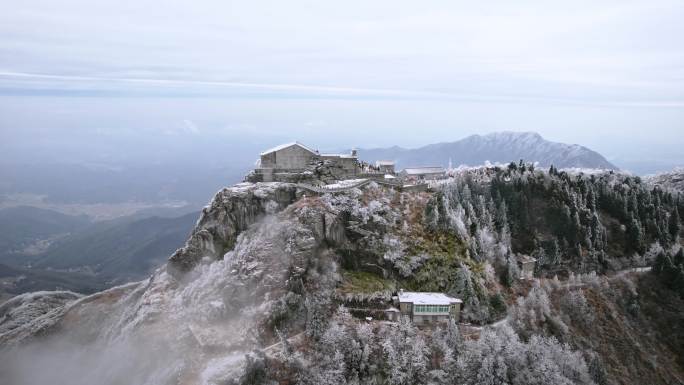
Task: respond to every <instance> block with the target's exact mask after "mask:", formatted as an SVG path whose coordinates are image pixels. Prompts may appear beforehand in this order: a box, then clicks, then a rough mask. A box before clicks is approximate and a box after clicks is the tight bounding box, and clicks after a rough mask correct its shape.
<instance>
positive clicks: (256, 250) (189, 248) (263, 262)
mask: <svg viewBox="0 0 684 385" xmlns="http://www.w3.org/2000/svg"><path fill="white" fill-rule="evenodd" d="M303 196H304V191H303V190H300V189H298V188H297V187H296V186H295V185H294V184H287V183H259V184H240V185H237V186H234V187H231V188H226V189H224V190H222V191H220V192H218V193H217V194H216V196H215V197H214V199H213V200H212V202H211V204H210V205H209V206H207V207H206V208H205V209H204V211H203V213H202V215H201V217H200V219H199V221H198V223H197V225H196V227H195V229H194V231H193V233H192V235H191V237H190V239H189V240H188V242H187V243H186V245H185V247H183V248H181V249H179V250H178V252H176V253H175V254H174V255H173V257H172V258H171V259H170V261H169V264H168V266H166V267H164V268H160V269H159V270H157V271H156V272H155V273H154V274H153V275H152V276H151V277H150V278H149V279H148V280H145V281H142V282H138V283H131V284H128V285H124V286H120V287H115V288H112V289H109V290H106V291H103V292H100V293H97V294H93V295H91V296H87V297H82V298H79V296H77V295H73V294H70V293H54V294H52V295H48V294H44V293H34V294H26V295H23V296H21V297H17V298H15V299H13V300H12V301H10V302H8V303H7V304H6V305H4V306H3V307H2V308H0V317H2V318H0V374H1V375H2V377H3V379H4V380H7V381H8V382H7V383H12V384H39V383H55V384H94V383H98V384H120V383H122V382H121V379H122V378H125V379H126V381H125V383H130V384H171V383H173V384H175V383H182V384H224V383H227V381H229V380H231V379H234V377H235V370H238V369H240V367H241V365H243V364H244V363H245V354H247V353H249V352H251V351H252V350H253V349H256V348H263V347H264V346H268V345H270V344H273V343H274V341H277V337H276V336H274V335H273V334H272V333H273V332H272V331H273V326H272V325H273V324H274V323H276V322H278V323H280V324H281V325H283V326H281V327H286V326H285V325H286V323H285V321H283V319H282V315H281V312H282V311H284V310H287V309H288V307H291V306H296V307H303V304H304V302H305V299H306V298H307V296H308V295H309V293H312V294H314V293H322V292H327V293H330V292H331V291H332V289H333V288H334V286H335V284H336V281H335V280H334V279H332V278H331V277H334V276H335V274H336V273H335V269H336V264H335V261H334V260H333V259H332V257H331V256H330V254H329V253H328V252H327V251H326V250H327V248H328V247H329V246H330V245H333V244H335V243H338V242H343V241H344V235H343V234H340V232H339V230H340V224H339V221H340V220H341V219H340V218H341V217H342V215H343V212H345V213H348V210H342V209H339V208H335V207H334V206H335V205H345V204H347V203H349V202H352V200H348V199H347V200H341V201H335V202H333V203H331V204H327V205H321V204H315V205H313V204H312V205H309V204H306V203H300V202H302V199H303V201H304V202H306V201H307V198H305V197H303ZM298 200H299V201H298ZM295 201H298V202H297V203H296V204H292V203H293V202H295ZM353 202H356V200H353ZM364 213H366V212H365V211H364ZM345 215H348V214H345ZM312 272H315V280H311V282H310V284H311V285H314V286H315V289H312V288H309V290H307V291H304V289H303V288H301V289H297V288H296V287H297V285H304V284H306V282H307V278H306V275H307V274H308V275H311V274H312ZM292 291H295V292H299V293H301V294H299V295H297V296H296V298H294V297H291V296H292V294H291V292H292ZM294 314H295V316H294V319H292V320H291V321H290V322H295V323H299V325H300V326H299V327H300V328H301V324H302V323H303V322H304V317H305V314H306V313H305V312H304V313H302V312H301V310H299V311H296V312H295V313H294ZM18 323H19V324H18ZM264 325H269V326H268V327H265V326H264ZM57 368H58V369H59V370H57Z"/></svg>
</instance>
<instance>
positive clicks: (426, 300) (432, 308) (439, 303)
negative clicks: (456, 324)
mask: <svg viewBox="0 0 684 385" xmlns="http://www.w3.org/2000/svg"><path fill="white" fill-rule="evenodd" d="M392 299H393V301H394V306H396V307H399V312H398V313H397V312H396V308H390V309H388V310H387V311H386V313H387V315H386V316H387V318H389V319H390V320H397V318H396V317H397V316H398V314H401V316H402V317H406V318H408V319H409V320H411V322H413V323H415V324H417V325H433V324H440V323H444V322H447V321H449V320H450V319H453V320H456V321H458V319H459V317H460V313H461V304H463V301H462V300H460V299H458V298H453V297H449V296H448V295H446V294H443V293H428V292H411V291H404V290H403V289H401V290H399V293H397V295H396V296H395V297H392ZM391 309H394V310H391Z"/></svg>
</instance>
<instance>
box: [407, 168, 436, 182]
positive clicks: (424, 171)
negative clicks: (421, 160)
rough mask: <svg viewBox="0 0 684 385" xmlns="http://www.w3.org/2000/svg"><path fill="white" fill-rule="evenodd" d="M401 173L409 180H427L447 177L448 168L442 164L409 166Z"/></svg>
mask: <svg viewBox="0 0 684 385" xmlns="http://www.w3.org/2000/svg"><path fill="white" fill-rule="evenodd" d="M399 175H400V176H401V177H403V178H404V179H406V180H409V181H425V180H434V179H443V178H446V170H445V169H444V167H441V166H425V167H407V168H405V169H403V170H402V171H401V172H400V173H399Z"/></svg>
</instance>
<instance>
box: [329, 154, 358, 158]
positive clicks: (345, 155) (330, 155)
mask: <svg viewBox="0 0 684 385" xmlns="http://www.w3.org/2000/svg"><path fill="white" fill-rule="evenodd" d="M321 156H322V157H326V156H327V157H331V158H333V157H334V158H357V157H358V156H356V155H352V154H321Z"/></svg>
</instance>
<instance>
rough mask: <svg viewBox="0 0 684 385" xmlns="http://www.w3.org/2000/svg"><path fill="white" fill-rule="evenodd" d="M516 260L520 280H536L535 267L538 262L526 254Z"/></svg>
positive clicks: (520, 255)
mask: <svg viewBox="0 0 684 385" xmlns="http://www.w3.org/2000/svg"><path fill="white" fill-rule="evenodd" d="M516 259H517V261H518V268H519V269H520V279H532V278H534V267H535V265H536V264H537V260H536V259H535V258H532V257H530V256H529V255H524V254H519V255H518V256H517V257H516Z"/></svg>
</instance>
